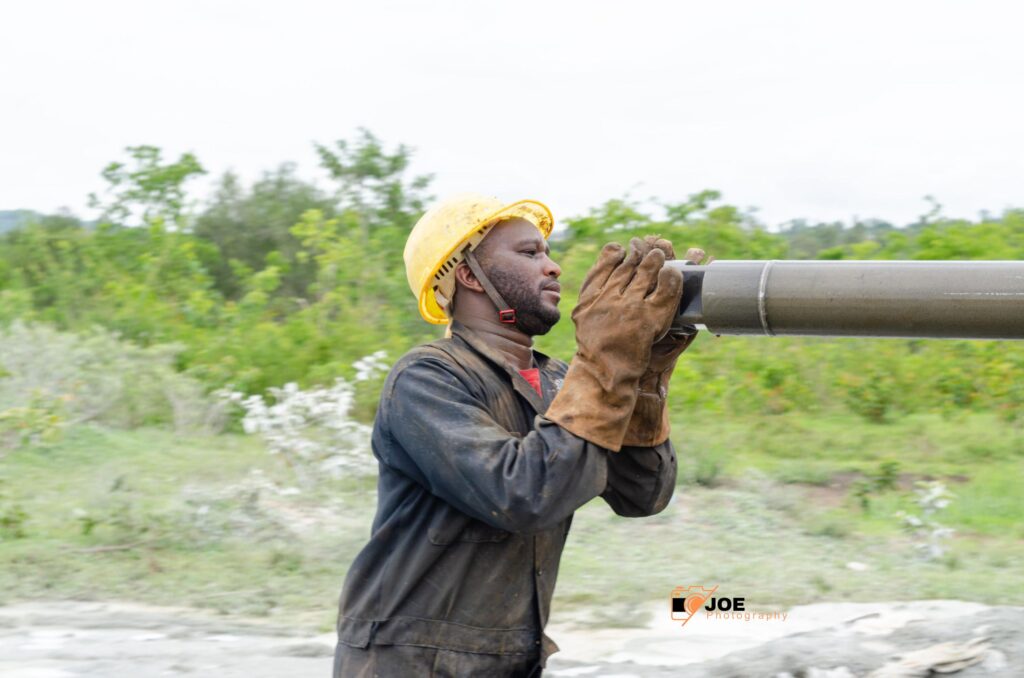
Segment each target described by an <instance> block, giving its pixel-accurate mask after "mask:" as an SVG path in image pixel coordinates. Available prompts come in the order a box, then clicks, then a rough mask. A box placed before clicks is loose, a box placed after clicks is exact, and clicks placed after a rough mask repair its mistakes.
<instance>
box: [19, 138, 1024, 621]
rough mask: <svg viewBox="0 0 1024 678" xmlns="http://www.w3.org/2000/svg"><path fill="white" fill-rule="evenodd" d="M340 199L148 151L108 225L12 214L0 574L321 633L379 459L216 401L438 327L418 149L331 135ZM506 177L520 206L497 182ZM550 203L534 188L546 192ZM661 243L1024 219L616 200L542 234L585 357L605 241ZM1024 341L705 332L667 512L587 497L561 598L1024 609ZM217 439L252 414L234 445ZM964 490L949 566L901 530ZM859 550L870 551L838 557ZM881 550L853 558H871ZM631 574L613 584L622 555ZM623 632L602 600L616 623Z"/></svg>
mask: <svg viewBox="0 0 1024 678" xmlns="http://www.w3.org/2000/svg"><path fill="white" fill-rule="evenodd" d="M316 152H317V156H318V158H319V159H320V162H321V165H322V167H323V169H324V170H325V171H326V173H327V175H328V176H329V178H330V179H329V181H330V183H329V185H328V186H327V187H326V188H324V187H321V186H317V185H314V184H312V183H309V182H306V181H304V180H302V179H300V178H299V177H297V176H296V174H295V172H294V169H293V168H292V166H290V165H287V164H286V165H282V166H281V167H279V168H277V169H275V170H273V171H270V172H268V173H267V174H266V175H265V176H264V177H262V178H261V179H259V180H258V181H256V182H254V183H253V184H252V185H251V186H244V185H242V184H241V182H240V181H239V179H238V178H237V177H235V176H233V175H230V174H229V175H225V176H224V177H222V178H221V179H220V180H219V183H218V190H217V192H216V194H215V195H214V196H213V198H212V199H211V201H210V202H209V203H208V204H206V205H203V206H199V207H196V206H195V205H194V202H193V199H192V198H191V197H190V194H189V191H188V187H189V182H190V180H191V179H193V178H195V177H196V176H199V175H201V174H202V173H204V170H203V167H202V165H201V163H200V161H199V159H198V158H197V157H195V156H193V155H190V154H186V155H183V156H181V157H180V158H178V159H176V160H173V161H169V160H166V159H164V158H163V157H162V154H161V152H160V150H159V149H156V148H153V147H150V146H138V147H132V148H129V149H128V151H127V158H126V159H125V160H124V161H123V162H117V163H112V164H111V165H109V166H108V167H107V168H106V169H104V170H103V173H102V174H103V177H104V178H105V180H106V181H107V182H108V188H109V190H108V191H106V192H105V193H103V194H101V195H98V196H94V204H95V205H97V206H98V207H99V208H101V211H102V214H103V216H102V218H101V219H100V221H99V222H98V223H96V224H88V225H86V224H83V223H82V222H80V221H79V220H77V219H76V218H74V217H72V216H70V215H37V214H34V213H29V212H19V213H18V214H17V217H18V220H17V221H16V222H15V221H11V220H8V221H7V222H4V228H7V229H8V230H6V231H0V348H2V349H3V350H0V591H3V592H4V593H3V594H2V595H4V596H9V597H10V598H12V599H13V598H25V597H46V598H62V597H74V598H110V597H121V598H131V599H136V600H142V601H148V602H156V603H173V604H188V605H196V606H202V607H210V608H214V609H217V610H221V611H224V612H230V613H245V614H266V615H271V614H273V615H285V616H287V617H288V618H290V619H295V620H298V621H304V622H308V623H313V624H316V625H321V626H323V627H324V628H330V626H331V624H332V619H333V610H334V604H335V599H336V595H337V592H338V590H339V589H340V585H341V581H342V578H343V576H344V571H345V568H346V567H347V565H348V563H349V562H350V561H351V558H352V557H353V555H354V554H355V552H356V550H357V549H358V548H359V546H360V545H361V544H362V543H363V541H364V540H365V537H366V535H367V532H368V530H369V524H370V520H371V518H372V513H373V509H374V502H375V500H374V484H373V481H372V479H369V478H361V477H355V476H353V477H343V478H341V479H336V478H324V479H322V480H320V481H319V482H316V483H313V484H311V485H309V486H304V487H303V488H302V490H301V491H300V492H292V491H291V489H290V488H291V487H292V486H293V485H295V484H296V475H295V472H294V469H292V468H289V467H288V466H287V465H286V463H285V458H284V457H282V456H271V455H268V454H267V449H266V447H265V446H264V445H263V444H262V443H261V442H260V441H259V440H257V439H256V438H250V437H245V436H242V435H238V432H239V431H240V427H239V426H238V425H237V423H238V422H237V416H235V417H234V418H232V417H231V416H229V414H230V413H229V412H227V411H225V409H224V407H225V406H224V403H223V401H222V400H221V399H218V397H217V396H216V395H215V393H216V392H217V391H218V390H219V389H223V388H228V389H231V390H233V391H237V392H240V393H243V394H263V393H265V392H266V390H267V389H268V388H270V387H281V386H283V385H284V384H286V383H289V382H295V383H297V384H299V386H300V387H303V388H307V387H311V386H314V385H323V386H326V385H330V384H332V383H333V382H334V379H335V378H337V377H343V378H345V379H346V380H347V381H348V382H350V383H353V384H355V387H354V399H355V402H354V405H353V407H352V410H351V412H352V413H353V416H354V417H355V419H356V420H358V421H360V422H363V423H368V422H370V421H371V420H372V418H373V415H374V410H375V407H376V398H377V391H378V389H379V385H380V380H379V378H377V377H374V378H368V379H363V380H360V379H355V375H356V368H354V367H353V363H354V362H355V361H356V360H357V359H360V358H363V357H365V356H369V355H370V354H372V353H375V352H376V351H378V350H384V351H386V352H387V356H388V358H389V359H390V360H394V359H396V358H397V357H398V356H399V355H401V354H402V353H403V352H404V351H405V350H407V349H408V348H409V347H410V346H412V345H414V344H416V343H419V342H421V341H424V340H428V339H431V338H434V337H436V336H439V335H440V333H441V329H440V328H437V327H433V326H428V325H426V324H425V323H423V322H422V321H421V320H420V318H419V316H418V313H417V312H416V308H415V303H414V300H413V297H412V295H411V294H410V292H409V290H408V288H407V286H406V281H405V274H404V268H403V262H402V256H401V252H402V245H403V243H404V240H405V236H406V234H407V233H408V231H409V229H410V228H411V227H412V225H413V224H414V223H415V220H416V219H417V218H418V216H419V214H420V213H421V212H422V210H423V206H424V204H425V203H426V202H427V201H428V197H429V196H428V189H429V183H430V180H429V177H411V176H408V165H409V159H410V150H409V149H408V148H405V147H401V146H400V147H398V148H395V149H388V148H386V147H385V145H384V144H382V143H381V142H380V141H379V140H378V139H376V138H375V137H374V136H373V135H371V134H370V133H368V132H362V133H360V134H359V135H358V136H357V137H356V138H355V139H353V140H351V141H341V142H337V143H335V144H330V145H317V146H316ZM508 197H516V196H508ZM537 197H541V198H542V197H543V196H537ZM652 232H653V233H660V234H661V235H662V236H664V237H667V238H669V239H671V240H672V241H673V242H674V243H675V244H676V246H677V248H678V249H680V250H682V249H684V248H686V247H688V246H693V245H700V246H702V247H704V248H705V249H706V250H707V251H708V252H709V253H712V254H714V255H715V256H717V257H718V258H720V259H729V258H769V257H771V258H823V259H839V258H882V259H894V258H899V259H947V258H948V259H962V258H979V259H1019V258H1022V257H1024V210H1008V211H1006V212H1004V213H1003V214H1002V215H1000V216H998V217H984V218H982V219H980V220H979V221H974V222H972V221H954V220H949V219H945V218H943V217H942V215H941V210H940V209H939V207H938V206H937V205H935V204H934V202H933V205H932V209H931V210H930V211H929V212H928V214H926V215H924V216H922V217H921V219H920V220H918V222H916V223H914V224H909V225H906V226H904V227H899V228H897V227H895V226H894V225H892V224H887V223H884V222H879V221H868V222H861V223H856V224H853V225H848V226H844V225H841V224H814V225H812V224H807V223H802V222H794V223H791V224H789V225H787V226H786V227H785V228H783V229H782V230H780V231H778V232H770V231H768V230H767V229H766V228H765V227H764V226H763V225H761V224H759V223H758V222H757V221H756V219H755V218H754V217H753V216H752V214H750V213H747V212H744V211H742V210H739V209H737V208H736V207H733V206H730V205H728V204H726V203H724V202H722V199H721V196H720V195H718V194H717V193H715V192H713V191H704V192H700V193H696V194H693V195H691V196H689V197H688V198H686V199H685V200H682V201H681V202H668V203H662V204H653V203H651V204H644V203H638V202H634V201H631V200H628V199H616V200H610V201H608V202H606V203H605V204H603V205H600V206H598V207H596V208H594V209H593V210H591V211H590V212H589V213H588V214H586V215H583V216H578V217H575V218H567V219H562V221H561V227H560V230H559V231H557V233H556V235H555V237H554V238H553V242H552V246H553V250H554V256H555V258H556V259H557V260H558V261H559V263H560V264H561V266H562V268H563V271H564V274H563V282H564V289H565V290H566V294H565V295H564V298H563V302H562V307H563V312H564V316H565V320H563V322H562V323H560V325H559V326H558V327H556V328H555V329H554V330H553V331H552V332H551V334H549V335H548V336H545V337H542V338H540V340H539V342H538V343H539V347H540V348H541V350H544V351H545V352H548V353H550V354H553V355H555V356H558V357H561V358H564V359H568V358H569V357H570V356H571V355H572V352H573V348H574V343H573V327H572V323H571V322H570V321H569V320H568V312H569V310H570V309H571V308H572V306H573V303H574V301H575V299H574V297H573V293H574V291H575V290H576V289H577V288H578V285H579V283H580V281H581V280H582V278H583V275H584V273H585V272H586V270H587V269H588V268H589V266H590V265H591V264H592V262H593V261H594V259H595V257H596V255H597V252H598V251H599V249H600V247H601V246H602V245H603V244H604V243H605V242H607V241H609V240H618V241H620V242H626V241H627V240H628V239H629V238H630V237H631V236H633V235H637V234H647V233H652ZM1022 375H1024V347H1022V346H1020V345H1018V344H1013V343H1009V342H972V341H944V342H940V341H934V342H928V341H907V340H876V341H857V340H820V339H799V338H790V339H782V338H778V339H771V340H768V339H762V338H715V337H712V336H707V335H705V336H702V337H700V338H699V339H698V340H697V341H696V343H695V344H694V346H693V347H692V348H691V349H690V350H689V351H688V352H687V353H686V355H685V356H684V357H683V359H682V360H681V361H680V364H679V367H678V369H677V372H676V376H675V378H674V379H673V382H672V385H671V403H672V415H673V421H674V423H675V428H674V437H675V440H676V442H677V443H678V446H679V449H680V474H679V477H680V488H679V492H678V494H677V500H676V501H675V502H674V503H673V504H672V505H671V506H670V507H669V508H668V509H667V510H666V511H665V512H664V513H662V514H660V515H659V516H657V517H654V518H651V519H649V520H643V521H636V520H626V519H622V518H618V517H616V516H614V515H612V514H611V512H610V511H609V510H608V509H607V508H606V507H605V506H604V505H603V503H601V502H594V503H592V504H590V505H588V506H587V507H584V508H583V509H582V510H581V511H580V512H579V514H578V515H577V517H576V519H575V523H574V528H573V534H572V537H571V539H570V542H569V546H568V550H567V553H566V558H565V560H564V565H563V573H562V576H561V578H560V581H559V590H558V598H559V605H561V606H580V605H586V606H590V607H594V606H601V609H602V610H603V612H602V613H601V614H604V615H606V616H607V618H608V619H609V620H610V619H616V620H619V621H620V622H621V621H627V622H628V621H630V620H632V619H633V618H634V616H635V615H634V612H635V610H637V609H639V608H637V606H638V605H641V604H646V603H648V602H650V601H651V600H656V599H659V598H663V597H666V596H667V595H668V592H669V591H671V589H672V588H673V587H675V586H677V585H682V584H716V583H717V584H720V585H721V586H722V587H723V590H724V589H728V590H729V591H730V592H731V595H742V596H746V597H747V599H748V600H749V601H750V603H751V606H757V607H762V608H763V607H767V606H781V605H787V604H792V603H799V602H809V601H813V600H819V599H851V600H853V599H859V600H877V599H880V598H919V597H955V598H965V599H973V600H981V601H987V602H1009V603H1018V604H1019V603H1021V602H1022V600H1024V597H1022V594H1021V593H1020V592H1021V591H1024V578H1022V573H1021V571H1020V568H1015V567H1013V565H1014V564H1015V563H1018V562H1019V561H1020V558H1021V556H1022V555H1024V528H1022V525H1024V504H1022V503H1021V502H1020V499H1019V497H1020V496H1022V495H1024V417H1022V416H1021V414H1022V412H1024V378H1022ZM225 426H226V427H227V430H228V431H233V433H222V434H220V435H215V432H217V431H221V430H224V429H225ZM919 480H939V481H942V482H943V483H945V485H946V486H947V487H948V488H949V489H950V491H951V492H952V493H953V495H954V499H953V501H952V503H951V504H950V506H949V507H948V508H946V509H944V510H943V511H942V512H941V514H939V515H938V516H937V518H938V520H939V521H940V522H941V523H942V524H943V525H946V526H949V527H951V528H953V529H955V530H956V535H955V537H954V538H953V539H952V540H950V542H949V545H948V549H947V551H946V552H945V554H944V555H943V556H942V557H941V558H939V559H933V560H931V561H926V560H922V559H919V558H918V557H917V556H916V554H915V551H914V548H913V547H914V544H913V543H912V541H913V540H912V538H911V537H910V536H908V535H907V534H906V533H904V532H903V531H901V524H900V520H899V519H898V518H897V517H896V515H897V513H898V512H900V511H906V512H910V511H912V510H913V509H914V497H913V493H912V488H913V486H914V483H915V481H919ZM850 563H856V564H858V565H857V566H856V567H853V568H851V567H850V566H849V564H850ZM862 565H863V567H862ZM624 572H628V573H629V576H626V577H624V576H623V573H624ZM605 621H607V620H605Z"/></svg>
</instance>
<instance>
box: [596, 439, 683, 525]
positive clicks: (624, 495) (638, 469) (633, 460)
mask: <svg viewBox="0 0 1024 678" xmlns="http://www.w3.org/2000/svg"><path fill="white" fill-rule="evenodd" d="M675 486H676V453H675V450H674V449H673V447H672V442H671V441H669V440H666V441H665V442H664V443H662V444H660V445H656V446H654V447H623V448H622V451H621V452H619V453H618V454H609V455H608V486H607V487H606V488H605V490H604V492H603V493H601V497H602V498H603V499H604V500H605V501H606V502H608V505H609V506H611V507H612V510H613V511H615V512H616V513H617V514H619V515H620V516H627V517H630V518H635V517H640V516H652V515H654V514H655V513H660V512H661V511H662V510H664V508H665V507H666V506H668V502H669V500H670V499H671V498H672V492H673V491H674V490H675Z"/></svg>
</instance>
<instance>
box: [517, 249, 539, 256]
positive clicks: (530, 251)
mask: <svg viewBox="0 0 1024 678" xmlns="http://www.w3.org/2000/svg"><path fill="white" fill-rule="evenodd" d="M519 253H520V254H525V255H526V256H528V257H535V256H537V250H536V248H533V247H531V248H528V249H525V250H519Z"/></svg>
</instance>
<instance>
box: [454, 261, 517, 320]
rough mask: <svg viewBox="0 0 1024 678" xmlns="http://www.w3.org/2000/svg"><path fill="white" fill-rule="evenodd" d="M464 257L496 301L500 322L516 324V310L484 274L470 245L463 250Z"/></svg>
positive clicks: (485, 289)
mask: <svg viewBox="0 0 1024 678" xmlns="http://www.w3.org/2000/svg"><path fill="white" fill-rule="evenodd" d="M462 257H463V258H464V259H465V260H466V264H467V265H468V266H469V270H471V271H473V275H475V276H476V279H477V280H479V281H480V285H481V286H482V287H483V288H484V292H486V293H487V296H488V297H490V299H491V301H492V302H493V303H494V306H495V308H497V309H498V322H502V323H505V324H506V325H514V324H515V322H516V310H515V309H514V308H512V307H511V306H509V305H508V304H507V303H506V302H505V300H504V299H503V298H502V296H501V293H499V292H498V290H497V288H495V287H494V285H492V284H491V281H490V280H489V279H488V278H487V276H486V275H485V274H484V269H483V268H481V266H480V262H479V261H478V260H477V258H476V255H475V254H473V252H472V250H471V249H470V248H469V247H468V246H467V247H466V249H464V250H463V251H462Z"/></svg>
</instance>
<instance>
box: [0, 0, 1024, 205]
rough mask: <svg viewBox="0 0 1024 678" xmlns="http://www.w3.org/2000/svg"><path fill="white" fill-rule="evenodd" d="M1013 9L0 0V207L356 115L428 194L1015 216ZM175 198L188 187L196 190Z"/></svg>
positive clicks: (336, 128)
mask: <svg viewBox="0 0 1024 678" xmlns="http://www.w3.org/2000/svg"><path fill="white" fill-rule="evenodd" d="M1022 25H1024V3H1020V2H1014V1H1006V2H992V1H985V0H972V1H970V2H968V1H967V0H920V1H918V0H887V1H885V2H872V1H867V0H855V1H846V0H829V1H824V0H817V1H789V0H771V1H765V0H760V1H758V0H735V1H728V0H716V1H714V2H712V1H711V0H705V1H704V2H681V1H675V2H668V1H666V2H643V1H639V0H633V1H632V2H625V1H624V0H616V1H614V2H603V1H597V0H568V1H567V0H546V1H545V2H534V1H527V0H518V1H516V2H488V1H482V0H476V1H469V0H467V1H464V2H454V1H440V0H430V1H429V2H412V1H406V2H385V1H380V0H377V1H374V2H362V3H356V2H342V1H339V0H333V1H330V2H298V1H296V0H290V1H288V2H268V1H262V0H260V1H255V0H248V1H247V2H217V1H215V0H204V1H201V2H189V1H182V0H176V1H174V2H157V1H154V0H147V1H145V2H139V1H137V0H133V1H130V2H107V1H100V0H88V1H73V2H49V1H45V0H42V1H40V0H36V1H34V2H5V3H3V4H2V5H0V209H13V208H32V209H37V210H43V211H50V210H55V209H57V208H58V207H61V206H67V207H70V208H71V209H72V210H73V211H75V212H77V213H78V214H80V215H82V216H91V215H90V213H89V211H88V210H87V209H86V208H85V203H86V195H87V194H88V193H89V192H90V191H93V190H97V189H99V188H101V186H102V182H101V181H100V179H99V176H98V175H99V171H100V169H101V168H102V167H103V166H104V165H105V164H106V163H107V162H109V161H111V160H113V159H117V158H119V157H121V149H123V147H125V146H127V145H136V144H154V145H157V146H161V147H163V148H164V149H165V150H166V151H167V153H168V154H174V155H176V154H178V153H180V152H182V151H186V150H189V151H193V152H195V153H196V154H197V155H198V157H199V159H200V161H201V162H202V163H203V164H204V165H205V167H206V168H207V169H208V170H210V172H211V173H212V174H215V175H216V174H220V173H222V172H223V171H225V170H228V169H233V170H235V171H237V172H239V173H240V174H241V175H242V176H243V177H246V178H253V177H256V176H258V174H259V173H260V172H261V171H263V170H267V169H270V168H273V167H274V166H276V165H277V164H279V163H280V162H283V161H295V162H297V163H298V165H299V168H300V173H302V174H304V175H305V176H308V177H314V176H316V159H315V155H314V153H313V150H312V142H314V141H320V142H329V141H332V140H334V139H338V138H346V137H351V136H352V135H353V133H354V132H355V130H356V128H357V127H359V126H365V127H368V128H369V129H371V130H372V131H373V132H374V133H375V134H377V135H378V136H380V137H381V138H382V139H384V140H385V141H386V142H388V143H399V142H401V143H405V144H408V145H410V146H412V147H414V148H415V149H416V156H415V158H416V160H415V169H416V170H418V171H421V172H432V173H435V174H436V175H437V179H436V181H435V183H434V193H435V194H438V195H444V194H446V193H450V192H460V191H465V190H475V191H481V192H485V193H491V194H495V195H499V196H501V197H503V198H507V199H515V198H521V197H531V198H536V199H540V200H542V201H545V202H547V203H548V204H550V205H551V207H552V209H553V210H554V212H555V216H556V218H562V217H566V216H570V215H573V214H578V213H581V212H583V211H585V210H586V209H587V208H589V207H591V206H594V205H597V204H599V203H600V202H603V201H604V200H606V199H608V198H612V197H619V196H622V195H624V194H626V193H630V194H631V195H633V196H635V197H637V198H645V197H648V196H657V197H660V198H663V199H666V200H674V199H682V198H684V197H685V196H686V195H687V194H689V193H693V192H696V191H698V190H701V189H704V188H715V189H718V190H721V191H723V192H724V194H725V198H726V199H727V200H728V201H730V202H732V203H734V204H738V205H740V206H743V207H748V206H753V207H757V208H758V209H759V212H758V214H759V215H760V217H761V219H762V220H763V221H765V222H766V223H769V224H778V223H780V222H783V221H786V220H788V219H791V218H800V217H802V218H808V219H812V220H834V219H843V220H849V219H850V218H851V217H854V216H859V217H880V218H885V219H888V220H891V221H895V222H897V223H903V222H907V221H911V220H913V219H914V218H915V217H917V216H918V215H920V214H922V213H923V212H925V211H927V208H926V205H925V203H924V201H923V199H922V197H923V196H924V195H926V194H932V195H934V196H935V197H936V198H937V199H938V200H939V202H941V203H942V204H943V205H944V206H945V212H946V214H948V215H950V216H966V217H975V216H976V215H977V213H978V212H979V210H982V209H987V210H990V211H995V212H998V211H1000V210H1002V209H1004V208H1006V207H1009V206H1024V181H1022V179H1024V129H1022V128H1024V126H1022V123H1021V120H1022V119H1024V46H1022V42H1021V26H1022ZM197 188H199V194H203V190H204V189H203V188H202V187H201V186H200V187H197Z"/></svg>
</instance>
